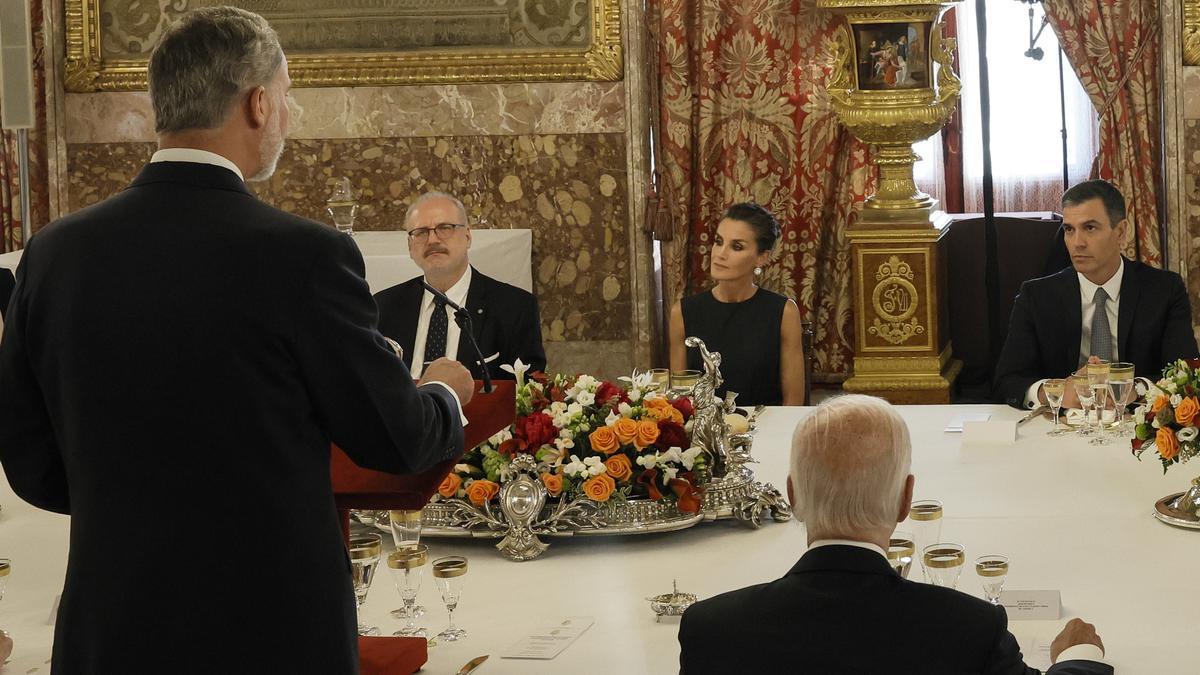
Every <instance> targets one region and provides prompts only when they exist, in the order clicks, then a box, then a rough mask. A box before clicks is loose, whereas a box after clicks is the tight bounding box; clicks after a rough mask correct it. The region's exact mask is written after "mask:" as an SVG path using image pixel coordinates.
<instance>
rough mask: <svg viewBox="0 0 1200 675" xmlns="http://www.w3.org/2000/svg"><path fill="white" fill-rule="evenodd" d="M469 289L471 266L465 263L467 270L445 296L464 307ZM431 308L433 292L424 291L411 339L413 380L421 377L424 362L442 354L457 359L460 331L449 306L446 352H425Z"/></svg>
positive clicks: (432, 306) (426, 362) (432, 305)
mask: <svg viewBox="0 0 1200 675" xmlns="http://www.w3.org/2000/svg"><path fill="white" fill-rule="evenodd" d="M469 290H471V266H470V265H467V271H466V272H463V275H462V277H461V278H460V279H459V280H458V281H456V282H454V285H453V286H451V287H450V288H448V289H447V290H446V297H448V298H450V300H451V301H453V302H454V303H455V304H456V305H458V306H459V307H466V306H467V291H469ZM433 309H434V304H433V293H430V292H429V291H425V293H424V294H423V295H422V296H421V312H420V313H419V314H418V315H417V335H416V337H415V339H414V340H413V353H412V368H410V369H409V370H410V371H411V372H412V376H413V379H414V380H416V379H420V378H421V373H422V372H423V371H424V370H425V366H426V364H428V363H429V362H431V361H436V360H437V359H438V358H440V357H443V356H445V357H446V358H449V359H454V360H456V361H457V360H458V340H459V337H460V335H461V333H462V331H461V330H460V329H459V327H458V323H457V322H456V321H455V320H454V310H452V309H450V308H449V307H446V308H445V312H446V321H447V324H446V353H445V354H426V353H425V338H426V337H428V335H429V321H430V319H432V318H433Z"/></svg>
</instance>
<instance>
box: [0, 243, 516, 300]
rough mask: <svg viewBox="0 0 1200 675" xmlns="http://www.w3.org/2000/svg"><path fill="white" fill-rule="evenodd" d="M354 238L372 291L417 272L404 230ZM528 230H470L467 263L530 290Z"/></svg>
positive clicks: (5, 258) (17, 257)
mask: <svg viewBox="0 0 1200 675" xmlns="http://www.w3.org/2000/svg"><path fill="white" fill-rule="evenodd" d="M354 241H355V243H357V244H358V248H359V250H360V251H362V254H363V260H364V261H365V262H366V265H367V283H368V284H370V286H371V292H372V293H378V292H379V291H382V290H383V289H385V288H388V287H390V286H395V285H396V284H399V283H403V282H405V281H408V280H409V279H412V278H413V277H415V276H418V275H419V274H421V269H420V268H419V267H417V264H416V263H415V262H413V260H412V258H410V257H409V255H408V235H406V234H405V233H404V232H359V233H357V234H355V235H354ZM532 251H533V232H532V231H531V230H471V264H472V265H474V266H475V268H476V269H478V270H479V271H480V272H483V273H484V274H486V275H488V276H489V277H492V278H493V279H499V280H500V281H503V282H505V283H508V284H512V285H513V286H516V287H517V288H523V289H525V290H527V291H530V292H533V270H532V266H531V263H530V259H531V255H532ZM20 261H21V252H20V251H14V252H12V253H5V254H3V255H0V267H6V268H8V269H11V270H13V271H16V269H17V265H18V264H19V263H20Z"/></svg>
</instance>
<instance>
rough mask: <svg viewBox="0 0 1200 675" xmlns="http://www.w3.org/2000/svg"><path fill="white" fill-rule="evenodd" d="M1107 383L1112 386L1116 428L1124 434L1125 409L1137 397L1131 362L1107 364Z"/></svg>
mask: <svg viewBox="0 0 1200 675" xmlns="http://www.w3.org/2000/svg"><path fill="white" fill-rule="evenodd" d="M1108 385H1109V387H1111V388H1112V399H1113V405H1114V407H1115V408H1116V411H1117V429H1118V430H1119V433H1121V434H1126V433H1128V431H1126V429H1125V409H1126V408H1128V407H1129V404H1130V403H1133V399H1134V398H1136V397H1137V381H1136V380H1135V379H1134V377H1133V364H1132V363H1123V362H1119V363H1112V364H1109V366H1108Z"/></svg>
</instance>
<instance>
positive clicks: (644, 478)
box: [636, 469, 662, 499]
mask: <svg viewBox="0 0 1200 675" xmlns="http://www.w3.org/2000/svg"><path fill="white" fill-rule="evenodd" d="M636 482H637V484H638V485H641V486H642V487H644V488H645V489H646V496H647V497H649V498H650V499H662V492H660V491H659V489H658V485H657V484H656V483H657V482H658V469H646V470H645V471H643V472H641V473H639V474H638V477H637V481H636Z"/></svg>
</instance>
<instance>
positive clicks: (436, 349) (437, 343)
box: [425, 297, 449, 363]
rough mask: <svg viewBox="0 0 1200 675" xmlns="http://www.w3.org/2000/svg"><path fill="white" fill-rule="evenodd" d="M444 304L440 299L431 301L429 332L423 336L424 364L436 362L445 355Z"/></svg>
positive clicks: (446, 325)
mask: <svg viewBox="0 0 1200 675" xmlns="http://www.w3.org/2000/svg"><path fill="white" fill-rule="evenodd" d="M448 327H449V322H448V321H447V320H446V303H445V302H443V301H442V299H441V298H437V297H435V298H434V299H433V316H431V317H429V332H428V333H426V334H425V363H429V362H430V361H436V360H437V359H440V358H442V357H443V356H445V355H446V330H447V328H448Z"/></svg>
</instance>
